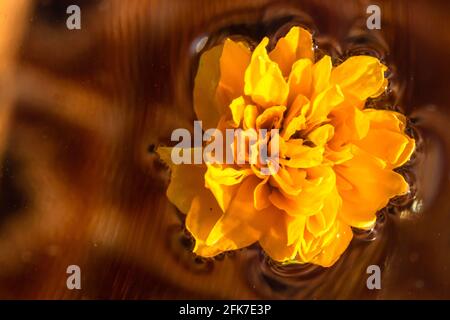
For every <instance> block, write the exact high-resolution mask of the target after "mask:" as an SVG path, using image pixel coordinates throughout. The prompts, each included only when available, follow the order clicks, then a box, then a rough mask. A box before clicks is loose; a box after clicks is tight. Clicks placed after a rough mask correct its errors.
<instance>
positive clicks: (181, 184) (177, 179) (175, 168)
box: [156, 147, 206, 214]
mask: <svg viewBox="0 0 450 320" xmlns="http://www.w3.org/2000/svg"><path fill="white" fill-rule="evenodd" d="M173 149H174V148H168V147H159V148H158V149H157V150H156V152H157V153H158V154H159V156H160V157H161V160H163V162H164V163H166V164H167V165H168V166H169V167H170V169H171V178H170V183H169V186H168V188H167V191H166V195H167V198H168V199H169V200H170V202H172V203H173V204H174V205H175V206H176V207H177V208H178V209H179V210H180V211H181V212H182V213H185V214H186V213H188V211H189V208H190V207H191V202H192V200H193V199H194V198H195V197H196V196H197V195H198V190H200V189H205V180H204V178H203V176H204V175H205V172H206V166H205V165H194V164H181V165H174V164H173V163H172V160H171V152H172V150H173ZM193 150H194V149H188V150H186V151H185V152H188V151H192V152H193Z"/></svg>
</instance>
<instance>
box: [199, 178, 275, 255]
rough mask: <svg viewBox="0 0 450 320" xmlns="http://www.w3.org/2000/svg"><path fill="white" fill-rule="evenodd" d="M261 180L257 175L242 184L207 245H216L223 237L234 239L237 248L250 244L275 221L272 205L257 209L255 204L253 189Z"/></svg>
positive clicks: (215, 226) (213, 230)
mask: <svg viewBox="0 0 450 320" xmlns="http://www.w3.org/2000/svg"><path fill="white" fill-rule="evenodd" d="M260 181H261V180H260V179H258V178H257V177H255V176H250V177H248V178H246V179H245V180H244V181H243V182H242V183H241V184H240V185H239V189H238V191H237V193H236V195H235V196H234V198H233V200H232V201H231V202H230V205H229V207H228V209H227V210H226V212H225V213H224V214H223V215H222V217H221V218H220V219H219V220H218V221H217V223H216V224H215V225H214V228H213V229H212V230H211V233H210V234H209V236H208V239H207V242H206V243H207V245H210V246H212V245H215V244H216V243H218V242H220V241H222V240H223V239H230V240H232V241H233V242H234V243H235V245H236V247H237V248H242V247H245V246H248V245H250V244H252V243H254V242H255V241H257V240H258V239H259V238H260V236H261V234H262V233H263V232H264V231H265V229H266V228H267V225H268V223H269V222H270V223H272V222H273V221H272V220H273V216H272V215H273V212H274V211H276V209H275V208H274V207H273V206H271V207H269V208H266V209H264V210H257V209H256V208H255V207H254V205H253V201H254V197H253V191H254V190H255V188H256V187H257V185H258V183H259V182H260Z"/></svg>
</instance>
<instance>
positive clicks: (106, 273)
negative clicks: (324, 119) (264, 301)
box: [0, 0, 450, 299]
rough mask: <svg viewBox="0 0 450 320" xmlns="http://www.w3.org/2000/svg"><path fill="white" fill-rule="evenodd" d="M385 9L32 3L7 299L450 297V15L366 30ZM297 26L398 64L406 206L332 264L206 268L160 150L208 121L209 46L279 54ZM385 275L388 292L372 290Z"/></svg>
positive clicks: (0, 227)
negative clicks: (176, 132) (201, 85)
mask: <svg viewBox="0 0 450 320" xmlns="http://www.w3.org/2000/svg"><path fill="white" fill-rule="evenodd" d="M77 3H78V4H79V5H80V6H81V8H82V19H83V20H82V23H83V25H82V29H81V30H80V31H69V30H67V29H66V28H65V18H66V14H65V8H66V7H67V5H69V4H77ZM369 4H371V3H370V2H369V1H312V0H310V1H251V0H245V1H234V0H230V1H220V2H219V1H200V0H189V1H188V0H168V1H163V0H154V1H151V0H148V1H146V0H139V1H129V2H128V1H127V2H125V1H118V0H117V1H116V0H104V1H100V0H98V1H50V0H48V1H31V6H30V8H29V15H28V16H26V18H24V19H23V20H19V19H17V20H16V22H15V23H11V24H10V26H9V27H10V28H14V29H17V28H18V27H20V25H21V24H22V26H23V30H24V35H23V36H22V37H19V36H18V37H17V38H16V40H15V41H16V42H17V44H18V45H17V58H16V59H10V64H11V65H12V67H11V68H10V70H11V71H10V73H11V74H12V75H13V76H12V78H10V80H9V83H12V84H14V87H15V88H16V98H15V99H14V102H13V103H10V104H11V112H9V113H10V114H9V116H8V117H6V116H3V115H2V114H0V117H2V116H3V119H7V120H4V121H6V122H7V123H8V125H9V126H8V127H6V126H5V128H7V130H5V131H6V133H7V134H4V136H5V138H4V139H5V143H4V146H3V150H4V154H3V158H2V167H1V168H2V171H1V179H0V297H1V298H67V299H72V298H88V299H89V298H128V299H134V298H275V299H291V298H292V299H304V298H308V299H323V298H331V299H334V298H339V299H345V298H356V299H366V298H368V299H392V298H403V299H409V298H425V299H428V298H447V299H450V293H449V292H450V291H449V289H450V270H449V267H450V254H449V253H450V232H449V229H450V200H449V196H450V193H449V191H450V190H449V182H450V176H449V173H448V163H449V160H448V159H449V150H450V134H449V131H448V128H449V126H450V109H449V108H450V93H449V89H448V88H449V85H450V81H449V80H450V79H449V74H450V64H449V63H448V61H447V59H448V57H449V54H450V41H449V40H450V38H449V37H450V36H449V33H448V32H446V30H448V28H449V27H450V25H449V23H450V22H449V21H450V10H449V9H450V8H449V5H448V4H447V3H446V2H445V1H406V0H401V1H393V0H392V1H380V2H379V4H380V7H381V12H382V28H381V30H379V31H368V30H367V29H366V28H365V22H366V20H365V19H366V17H367V15H366V8H367V6H368V5H369ZM1 8H2V7H1V6H0V10H1ZM0 13H2V14H4V12H1V11H0ZM293 24H300V25H303V26H305V27H307V28H309V29H310V30H312V31H313V32H314V36H315V39H316V46H317V50H316V54H317V56H318V57H320V56H321V55H323V54H330V55H332V57H333V59H334V61H335V62H336V63H338V62H339V61H341V60H342V59H345V58H346V57H347V56H350V55H354V54H370V55H375V56H377V57H379V58H380V59H381V60H383V61H384V62H385V63H386V64H387V65H388V66H389V68H390V70H391V74H390V76H389V77H390V87H389V91H388V93H386V94H385V95H384V96H383V97H381V98H380V99H378V100H377V101H372V102H369V105H371V106H374V105H376V107H379V108H389V109H394V110H399V111H401V112H403V113H405V114H407V115H408V117H409V118H410V124H409V128H408V130H409V131H408V132H409V134H410V135H411V136H413V137H414V138H416V139H417V142H418V148H417V152H416V154H415V156H414V157H413V159H412V160H411V161H410V162H409V163H408V164H407V165H406V166H405V167H404V168H401V169H400V172H401V173H402V174H403V175H404V176H405V177H406V179H407V180H408V181H409V182H410V184H411V186H412V188H411V193H410V194H408V195H407V196H404V197H399V198H397V199H393V201H391V203H390V205H389V206H388V207H387V208H386V209H384V210H382V211H381V212H380V213H379V218H378V221H377V224H376V226H375V227H374V229H373V230H370V231H367V232H362V231H357V230H355V236H354V240H353V241H352V243H351V245H350V247H349V249H348V250H347V251H346V252H345V254H344V255H343V256H342V258H341V259H340V260H339V261H338V262H337V263H336V265H334V266H333V267H332V268H329V269H324V268H321V267H317V266H313V265H300V266H299V265H296V266H284V267H283V266H279V265H277V264H275V263H274V262H272V261H270V259H268V258H267V257H266V256H265V255H264V254H263V253H262V252H261V250H260V249H259V247H258V246H257V245H255V246H252V247H250V248H246V249H242V250H239V251H236V252H232V253H227V254H223V255H221V256H219V257H217V258H215V259H201V258H198V257H195V256H194V255H193V254H192V253H191V252H190V249H191V247H192V240H191V239H190V237H189V235H188V234H187V233H186V231H185V230H184V227H183V216H182V215H180V214H179V213H178V212H177V211H176V209H175V208H174V206H173V205H171V204H170V203H169V202H168V201H167V199H166V197H165V189H166V187H167V182H168V178H169V173H168V172H167V170H166V168H165V167H164V166H163V165H162V164H161V163H160V162H159V160H158V157H157V155H156V154H155V152H154V149H155V146H157V145H159V144H168V143H169V142H170V133H171V132H172V130H173V129H175V128H179V127H186V128H190V127H192V121H193V120H194V119H195V116H194V113H193V109H192V96H191V92H192V84H193V75H194V74H195V70H196V67H197V63H198V51H199V50H200V49H202V48H208V47H210V46H213V45H214V44H216V43H218V42H220V41H221V40H223V39H224V38H225V37H227V36H231V37H236V38H241V39H245V40H247V41H249V43H252V44H256V43H257V42H258V41H259V40H260V39H261V38H262V37H263V36H265V35H268V36H270V37H271V39H273V40H272V44H273V43H274V41H275V40H276V39H277V37H279V36H280V35H282V34H283V33H285V32H286V30H287V29H288V28H289V27H290V26H291V25H293ZM0 30H1V29H0ZM11 30H12V29H11ZM2 31H4V30H2ZM0 48H1V46H0ZM0 52H1V51H0ZM0 71H1V69H0ZM0 123H2V122H1V121H0ZM1 132H2V131H1V130H0V133H1ZM0 141H1V140H0ZM0 143H1V142H0ZM71 264H77V265H79V266H80V267H81V269H82V275H83V280H82V281H83V290H81V291H78V292H73V291H69V290H67V289H66V286H65V283H66V268H67V266H68V265H71ZM372 264H377V265H379V266H380V268H381V270H382V289H381V290H368V289H367V288H366V279H367V277H368V275H367V274H366V268H367V267H368V266H369V265H372Z"/></svg>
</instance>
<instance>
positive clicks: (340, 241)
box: [311, 221, 353, 267]
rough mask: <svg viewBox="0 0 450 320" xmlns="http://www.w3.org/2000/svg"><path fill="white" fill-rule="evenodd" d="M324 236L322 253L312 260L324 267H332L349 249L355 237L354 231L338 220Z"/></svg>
mask: <svg viewBox="0 0 450 320" xmlns="http://www.w3.org/2000/svg"><path fill="white" fill-rule="evenodd" d="M323 237H324V240H323V242H322V245H321V251H320V254H319V255H317V256H316V257H315V258H314V259H313V260H312V261H311V262H312V263H314V264H318V265H320V266H322V267H331V266H332V265H333V264H335V263H336V261H337V260H338V259H339V257H340V256H341V255H342V253H343V252H344V251H345V249H347V247H348V245H349V244H350V241H351V240H352V238H353V232H352V229H351V228H350V227H349V226H348V225H347V224H345V223H343V222H341V221H336V223H335V227H334V228H332V229H330V231H329V232H328V234H327V235H324V236H323Z"/></svg>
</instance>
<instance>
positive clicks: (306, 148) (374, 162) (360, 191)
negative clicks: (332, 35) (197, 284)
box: [158, 27, 415, 267]
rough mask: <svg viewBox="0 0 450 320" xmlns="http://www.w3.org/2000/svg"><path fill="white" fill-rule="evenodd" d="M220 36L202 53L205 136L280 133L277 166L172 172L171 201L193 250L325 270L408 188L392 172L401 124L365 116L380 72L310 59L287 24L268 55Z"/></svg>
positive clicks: (198, 83) (200, 98)
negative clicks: (252, 253) (246, 251)
mask: <svg viewBox="0 0 450 320" xmlns="http://www.w3.org/2000/svg"><path fill="white" fill-rule="evenodd" d="M268 42H269V40H268V39H267V38H264V39H263V40H262V41H261V42H260V43H259V45H258V46H257V47H256V48H255V49H254V50H253V51H251V50H250V49H249V47H248V46H247V44H246V43H243V42H235V41H233V40H231V39H227V40H226V41H225V42H224V43H223V44H222V45H219V46H216V47H213V48H211V49H210V50H208V51H206V52H204V53H203V54H202V56H201V58H200V62H199V67H198V72H197V75H196V78H195V87H194V109H195V112H196V115H197V117H198V119H199V120H202V121H203V125H204V127H205V128H218V129H219V130H222V131H223V130H225V129H226V128H242V129H249V128H253V129H255V130H257V131H258V130H260V129H262V128H264V129H272V128H276V129H279V132H280V136H279V141H280V151H279V157H280V160H279V161H280V167H279V170H278V171H276V172H275V171H274V172H273V174H271V175H263V174H261V172H260V169H261V168H260V166H258V165H251V164H243V165H242V164H239V165H238V164H231V165H226V164H211V163H206V164H200V165H188V164H182V165H174V164H173V163H172V162H171V158H170V154H171V149H170V148H164V147H160V148H159V149H158V153H159V154H160V156H161V158H162V159H163V160H164V161H165V162H166V163H168V164H169V166H170V168H171V182H170V185H169V187H168V190H167V196H168V198H169V200H170V201H171V202H172V203H173V204H175V205H176V206H177V208H178V209H179V210H180V211H181V212H183V213H185V214H187V217H186V227H187V229H188V230H189V231H190V233H191V234H192V235H193V237H194V238H195V248H194V252H195V253H197V254H198V255H200V256H203V257H212V256H215V255H217V254H219V253H221V252H224V251H228V250H235V249H239V248H243V247H246V246H249V245H251V244H253V243H255V242H259V244H260V245H261V247H262V248H263V249H264V251H265V252H266V253H267V254H268V255H269V256H270V257H271V258H272V259H274V260H276V261H279V262H283V263H295V262H296V263H314V264H317V265H321V266H325V267H327V266H331V265H333V264H334V263H335V262H336V260H337V259H338V258H339V256H340V255H341V254H342V253H343V252H344V250H345V249H346V248H347V246H348V245H349V243H350V241H351V239H352V236H353V234H352V229H351V227H354V228H362V229H366V228H371V227H372V226H373V224H374V223H375V220H376V215H375V214H376V212H377V211H378V210H380V209H382V208H383V207H385V206H386V204H387V203H388V201H389V199H391V198H392V197H394V196H397V195H401V194H404V193H406V192H407V191H408V184H407V183H406V182H405V180H404V178H403V177H402V176H401V175H400V174H398V173H396V172H394V171H393V169H394V168H397V167H399V166H401V165H403V164H404V163H405V162H406V161H408V159H409V158H410V156H411V154H412V152H413V151H414V147H415V141H414V140H413V139H411V138H410V137H408V136H407V135H406V134H405V132H404V130H405V123H406V119H405V117H404V116H403V115H401V114H399V113H396V112H392V111H387V110H375V109H366V108H365V107H364V105H365V102H366V100H367V99H368V98H373V97H377V96H379V95H380V94H382V93H383V92H384V90H385V89H386V86H387V79H385V76H384V74H385V71H386V69H387V68H386V66H384V65H383V64H382V63H381V62H380V61H379V60H378V59H376V58H374V57H370V56H353V57H350V58H348V59H347V60H346V61H344V62H343V63H341V64H340V65H338V66H333V65H332V61H331V58H330V57H329V56H324V57H323V58H322V59H320V60H319V61H314V51H313V43H312V36H311V34H310V33H309V32H308V31H306V30H305V29H302V28H300V27H293V28H291V29H290V31H289V32H288V33H287V35H286V36H285V37H283V38H281V39H279V40H278V42H277V44H276V46H275V48H274V49H273V50H272V51H271V52H270V53H268V52H267V45H268Z"/></svg>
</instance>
